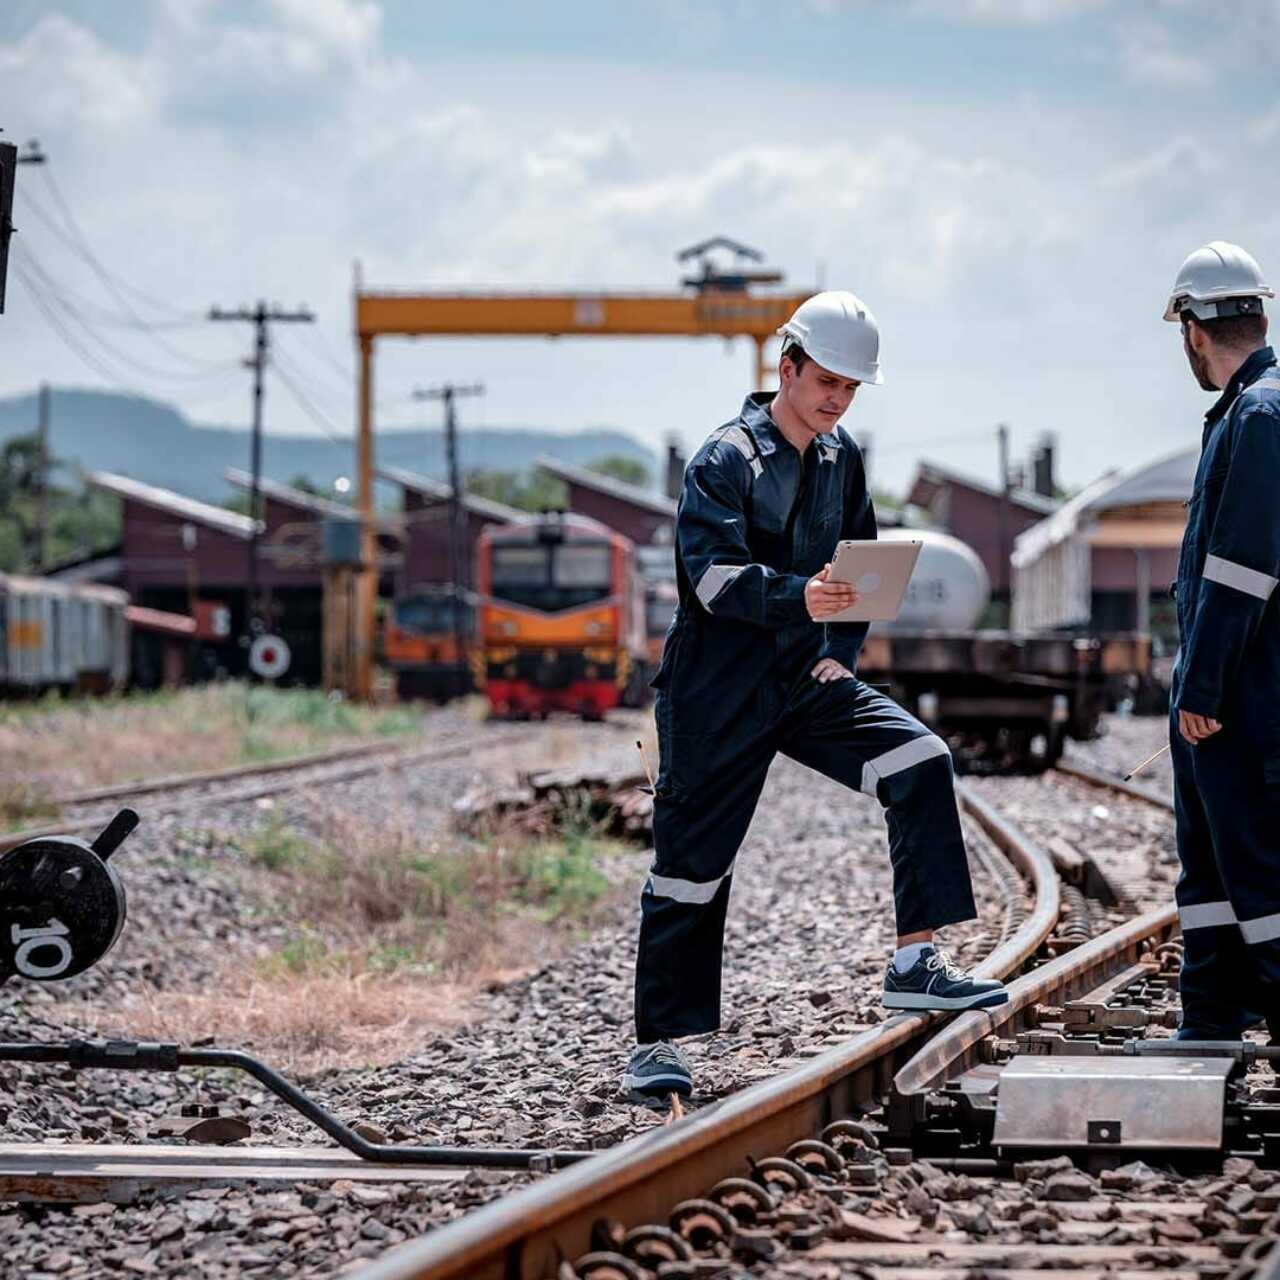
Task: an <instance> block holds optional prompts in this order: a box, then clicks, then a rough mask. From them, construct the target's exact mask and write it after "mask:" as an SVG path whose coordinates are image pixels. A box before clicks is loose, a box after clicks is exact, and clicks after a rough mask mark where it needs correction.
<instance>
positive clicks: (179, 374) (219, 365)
mask: <svg viewBox="0 0 1280 1280" xmlns="http://www.w3.org/2000/svg"><path fill="white" fill-rule="evenodd" d="M27 259H28V262H29V265H30V267H31V268H32V270H33V271H34V273H35V274H36V276H37V277H38V278H39V279H40V280H41V281H42V282H43V284H44V287H45V291H46V293H47V294H48V295H49V298H50V300H51V301H53V302H55V303H56V304H57V305H58V306H59V307H60V308H61V309H62V310H63V311H64V312H65V313H66V314H67V316H69V317H70V318H71V319H72V320H74V321H75V322H76V323H77V324H79V325H80V327H81V328H82V329H84V330H85V331H86V333H88V334H89V336H90V337H91V338H93V340H94V341H95V342H97V343H98V344H99V345H100V346H101V347H103V348H104V349H105V350H106V351H107V352H108V353H109V354H110V355H111V356H112V357H113V358H114V359H115V360H118V361H119V362H121V363H122V364H124V365H126V366H129V367H131V368H133V369H135V370H136V371H137V372H138V373H141V374H142V375H143V376H144V377H150V378H166V379H171V380H173V381H178V382H193V381H199V380H200V379H202V378H208V377H210V376H211V375H215V374H218V373H223V372H225V371H226V370H227V369H229V368H233V367H234V366H235V365H236V363H237V362H236V361H229V360H222V361H217V362H212V361H210V362H207V363H206V367H205V368H203V369H198V370H196V369H191V370H185V369H184V370H173V369H160V368H157V367H156V366H154V365H149V364H146V363H145V362H143V361H141V360H138V359H136V358H135V357H134V356H132V355H131V354H130V353H129V352H127V351H124V350H122V349H121V348H120V347H118V346H116V345H115V344H114V343H112V342H110V341H108V339H107V338H105V337H104V336H103V335H102V334H100V333H98V332H96V331H95V330H94V328H93V326H92V325H91V324H90V323H89V321H88V320H86V319H85V318H84V316H82V315H81V314H80V312H79V311H78V310H77V309H76V307H75V305H74V304H73V303H71V302H70V301H68V300H67V299H66V298H65V297H63V296H62V293H61V291H60V289H59V286H58V284H57V282H56V281H55V280H54V278H53V277H52V276H51V275H50V274H49V273H48V272H47V271H46V270H45V269H44V267H43V266H41V265H40V262H39V261H38V260H37V259H36V257H35V256H34V255H33V254H28V255H27Z"/></svg>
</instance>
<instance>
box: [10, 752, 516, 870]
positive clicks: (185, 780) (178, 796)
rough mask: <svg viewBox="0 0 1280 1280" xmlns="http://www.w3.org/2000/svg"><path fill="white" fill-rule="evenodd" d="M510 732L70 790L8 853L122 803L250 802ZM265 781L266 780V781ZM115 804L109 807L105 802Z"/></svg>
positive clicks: (83, 825) (72, 830)
mask: <svg viewBox="0 0 1280 1280" xmlns="http://www.w3.org/2000/svg"><path fill="white" fill-rule="evenodd" d="M508 740H509V738H507V737H504V736H503V735H501V734H495V733H492V732H490V733H474V734H458V735H455V736H449V737H447V738H444V739H443V740H438V741H434V742H432V743H431V744H430V745H426V746H423V745H419V746H410V747H406V746H403V745H401V744H399V743H396V742H374V743H363V744H360V745H357V746H350V747H339V748H335V749H334V750H331V751H321V752H313V753H310V754H308V755H303V756H293V757H290V758H288V759H283V760H271V761H267V762H265V763H263V764H248V765H236V766H234V767H232V768H229V769H216V770H211V771H208V772H204V773H189V774H176V775H172V776H169V777H162V778H149V779H144V780H141V781H138V782H129V783H123V784H120V785H118V786H111V787H99V788H94V789H92V790H85V791H76V792H69V793H68V794H66V795H63V796H60V797H58V798H57V799H56V800H55V801H54V804H55V805H56V807H57V808H58V810H59V812H60V813H63V814H65V815H66V817H65V818H64V820H62V821H60V822H58V823H56V824H53V823H46V824H44V825H42V826H39V827H30V828H27V829H26V830H23V831H11V832H7V833H4V834H2V835H0V854H3V853H6V852H7V851H8V850H10V849H13V848H16V847H17V846H18V845H20V844H23V843H25V842H26V841H28V840H35V839H39V838H43V837H46V836H55V835H64V836H65V835H92V834H94V833H96V832H97V831H99V830H101V829H102V827H103V825H104V824H105V823H106V822H107V821H109V820H110V818H111V816H112V814H113V813H114V812H115V807H116V806H118V805H120V804H123V803H127V802H129V801H132V800H136V799H139V798H142V797H150V798H152V799H153V800H155V801H156V802H157V807H158V808H159V809H161V810H163V811H165V812H174V811H182V810H186V809H190V808H195V807H198V806H206V805H213V804H216V805H228V804H245V803H249V802H251V801H254V800H260V799H264V798H266V797H268V796H276V795H282V794H284V793H285V792H288V791H295V790H297V789H299V788H300V787H307V786H316V785H321V784H326V783H334V782H348V781H351V780H352V779H355V778H360V777H364V776H367V775H368V774H371V773H375V772H377V771H379V770H385V769H403V768H405V767H407V766H409V765H415V764H425V763H429V762H430V761H432V760H442V759H448V758H450V757H453V756H456V755H460V754H466V753H467V752H469V751H472V750H475V749H476V748H479V747H489V746H499V745H502V744H503V742H505V741H508ZM262 779H265V780H262ZM108 805H109V806H112V807H110V808H105V807H103V806H108Z"/></svg>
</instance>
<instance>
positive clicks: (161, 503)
mask: <svg viewBox="0 0 1280 1280" xmlns="http://www.w3.org/2000/svg"><path fill="white" fill-rule="evenodd" d="M88 480H89V483H90V484H91V485H93V486H94V488H96V489H105V490H106V491H107V492H108V493H114V494H117V495H118V496H119V497H121V498H128V499H129V500H130V501H132V502H141V503H143V504H144V505H145V506H148V507H155V508H157V510H160V511H167V512H169V513H170V514H171V515H175V516H180V517H181V518H182V519H183V520H190V521H191V522H192V523H193V524H202V525H205V526H206V527H208V528H211V529H217V530H219V531H220V532H222V533H228V534H230V535H231V536H232V537H233V538H241V539H243V540H244V541H245V542H247V541H248V540H249V538H250V537H251V536H252V534H253V521H252V520H250V519H249V517H248V516H242V515H239V514H237V513H236V512H234V511H228V510H227V509H226V508H225V507H215V506H213V505H212V504H211V503H208V502H200V501H198V500H197V499H195V498H184V497H183V496H182V494H180V493H174V492H173V490H172V489H158V488H156V486H155V485H150V484H143V483H142V481H141V480H134V479H132V478H131V477H129V476H120V475H116V474H115V473H114V472H112V471H93V472H90V474H89V476H88Z"/></svg>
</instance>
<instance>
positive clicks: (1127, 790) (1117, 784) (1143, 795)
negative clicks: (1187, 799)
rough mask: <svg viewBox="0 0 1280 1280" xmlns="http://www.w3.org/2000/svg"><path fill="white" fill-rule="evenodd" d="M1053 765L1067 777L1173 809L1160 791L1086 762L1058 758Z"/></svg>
mask: <svg viewBox="0 0 1280 1280" xmlns="http://www.w3.org/2000/svg"><path fill="white" fill-rule="evenodd" d="M1053 767H1054V769H1056V770H1057V772H1058V773H1065V774H1066V775H1067V777H1069V778H1076V779H1078V780H1079V781H1081V782H1087V783H1089V784H1090V785H1092V786H1095V787H1104V788H1105V789H1106V790H1108V791H1115V792H1118V793H1119V794H1120V795H1122V796H1128V797H1129V798H1130V799H1132V800H1145V801H1146V802H1147V804H1153V805H1155V806H1156V808H1157V809H1165V810H1168V811H1169V812H1172V811H1173V801H1172V800H1171V799H1170V798H1169V797H1168V796H1164V795H1161V794H1160V792H1158V791H1154V790H1152V788H1150V787H1143V786H1139V785H1138V784H1137V783H1134V782H1125V781H1124V779H1123V778H1117V777H1113V776H1112V775H1111V774H1109V773H1103V772H1102V770H1101V769H1094V768H1092V767H1091V766H1089V765H1087V764H1080V763H1078V762H1077V761H1075V760H1065V759H1064V760H1059V761H1058V763H1057V764H1055V765H1054V766H1053Z"/></svg>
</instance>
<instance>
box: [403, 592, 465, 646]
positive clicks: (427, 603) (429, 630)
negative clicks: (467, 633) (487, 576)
mask: <svg viewBox="0 0 1280 1280" xmlns="http://www.w3.org/2000/svg"><path fill="white" fill-rule="evenodd" d="M460 607H461V610H462V619H461V621H462V625H463V626H464V627H466V628H468V629H469V628H470V626H471V609H470V607H469V606H468V605H467V603H466V602H465V601H463V602H462V603H461V606H460ZM395 620H396V626H398V627H399V628H400V629H401V630H402V631H409V632H412V633H413V634H415V635H420V636H427V635H435V634H438V633H440V632H443V631H452V630H453V601H452V600H451V599H450V598H449V597H448V596H439V595H431V596H405V597H404V599H402V600H397V601H396V603H395Z"/></svg>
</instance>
